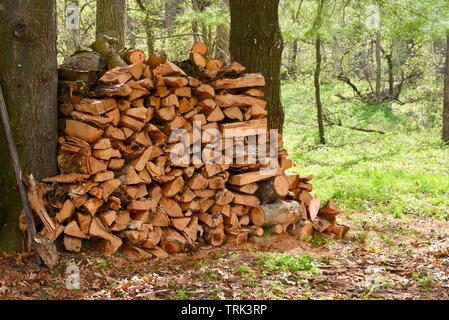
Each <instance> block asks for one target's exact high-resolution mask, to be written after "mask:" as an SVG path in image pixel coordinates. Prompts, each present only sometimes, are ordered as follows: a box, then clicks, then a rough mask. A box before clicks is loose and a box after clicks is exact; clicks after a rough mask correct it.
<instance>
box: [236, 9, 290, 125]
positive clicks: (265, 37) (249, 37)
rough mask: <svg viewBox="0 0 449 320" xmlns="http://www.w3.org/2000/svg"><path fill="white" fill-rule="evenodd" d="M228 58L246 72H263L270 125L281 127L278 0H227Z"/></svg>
mask: <svg viewBox="0 0 449 320" xmlns="http://www.w3.org/2000/svg"><path fill="white" fill-rule="evenodd" d="M229 4H230V9H231V39H230V44H229V51H230V53H231V61H238V62H240V63H241V64H243V65H244V66H246V69H247V71H249V72H261V73H262V74H263V75H264V76H265V81H266V86H265V98H266V100H267V101H268V106H269V108H268V117H269V125H270V128H276V129H280V130H282V126H283V124H284V110H283V108H282V104H281V97H280V83H281V80H280V72H281V58H282V49H283V40H282V34H281V31H280V28H279V18H278V4H279V0H273V1H266V0H253V1H248V0H230V2H229Z"/></svg>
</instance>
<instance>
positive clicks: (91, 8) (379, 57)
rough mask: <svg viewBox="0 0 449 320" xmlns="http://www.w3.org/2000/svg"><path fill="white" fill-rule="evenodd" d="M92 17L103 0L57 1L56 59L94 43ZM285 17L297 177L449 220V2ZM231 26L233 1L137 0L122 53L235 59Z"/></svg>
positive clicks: (308, 11) (315, 9) (385, 206)
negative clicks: (448, 136) (448, 59)
mask: <svg viewBox="0 0 449 320" xmlns="http://www.w3.org/2000/svg"><path fill="white" fill-rule="evenodd" d="M70 3H74V4H77V5H79V6H80V8H81V28H80V30H77V31H75V32H74V31H71V30H67V29H66V23H65V22H66V20H65V16H66V11H65V8H66V6H67V5H68V4H70ZM95 10H96V1H87V0H78V1H69V0H58V21H59V23H58V57H59V62H62V61H63V60H64V57H66V56H68V55H70V54H72V53H73V52H74V51H75V50H79V49H83V48H86V47H88V46H89V45H90V43H92V41H93V40H94V38H95V29H96V28H95V24H96V21H95ZM377 11H378V12H377ZM279 16H280V23H281V30H282V36H283V40H284V50H283V60H282V69H281V78H282V94H281V95H282V101H283V107H284V110H285V126H284V139H285V142H286V145H287V148H288V150H290V153H291V154H292V157H293V158H294V160H295V162H296V166H297V169H298V170H299V172H301V173H303V174H309V173H311V174H314V175H315V176H316V179H315V190H316V193H317V195H318V196H320V197H322V198H328V197H331V198H334V199H336V200H337V201H338V202H339V203H340V204H341V205H342V206H343V207H344V208H345V209H347V210H350V211H352V210H354V211H357V210H363V211H366V210H368V211H371V210H375V211H376V212H379V211H380V212H389V213H393V214H395V215H396V216H401V215H403V214H407V213H424V214H429V215H432V216H438V217H441V218H446V219H447V218H449V211H448V208H449V199H448V193H447V192H448V191H447V190H449V177H448V171H449V166H448V162H449V161H448V160H449V157H448V149H447V147H445V146H444V145H443V144H442V142H441V126H442V117H441V109H442V92H443V90H442V88H443V82H444V63H445V53H446V29H447V26H448V21H449V4H448V2H447V1H445V0H429V1H418V0H392V1H378V2H370V1H357V0H355V1H343V0H342V1H329V0H321V1H310V0H281V1H280V4H279ZM229 24H230V17H229V4H228V3H227V1H226V0H130V1H128V7H127V32H126V46H127V47H130V48H139V49H143V50H145V51H147V52H152V51H154V50H157V49H163V50H165V51H166V52H167V54H168V56H169V57H170V59H172V60H183V59H185V57H186V56H187V53H188V51H189V49H190V47H191V44H192V43H193V42H196V41H202V42H204V43H206V44H207V45H208V46H209V48H210V51H209V56H210V57H219V58H222V59H225V60H229V50H228V46H229V29H230V26H229ZM317 43H319V44H320V45H319V49H320V50H319V54H318V55H317ZM318 56H320V57H321V62H320V68H319V69H320V71H321V72H320V74H319V75H318V79H319V81H318V83H319V86H320V91H321V97H320V98H321V99H320V100H321V105H322V113H321V117H320V118H321V119H320V120H321V121H317V106H316V96H315V90H316V88H315V87H316V85H314V83H315V82H316V79H315V78H316V76H317V57H318ZM320 122H321V123H322V128H323V129H322V132H321V133H319V124H320Z"/></svg>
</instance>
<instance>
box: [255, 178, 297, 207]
mask: <svg viewBox="0 0 449 320" xmlns="http://www.w3.org/2000/svg"><path fill="white" fill-rule="evenodd" d="M288 187H289V183H288V180H287V179H286V178H285V177H284V176H276V177H273V178H270V179H269V180H266V181H261V182H259V183H258V188H257V191H256V192H255V195H256V196H257V197H258V198H259V199H260V201H261V203H262V204H266V203H271V202H274V201H276V200H278V199H282V198H285V197H286V196H287V194H288V190H289V188H288Z"/></svg>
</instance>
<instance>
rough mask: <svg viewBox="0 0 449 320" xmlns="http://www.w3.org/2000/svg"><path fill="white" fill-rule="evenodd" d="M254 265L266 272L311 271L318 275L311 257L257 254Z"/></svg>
mask: <svg viewBox="0 0 449 320" xmlns="http://www.w3.org/2000/svg"><path fill="white" fill-rule="evenodd" d="M256 264H257V265H258V266H260V267H263V269H264V270H265V271H267V272H274V271H282V272H286V271H289V272H298V271H311V272H312V273H318V269H317V268H316V267H315V265H314V263H313V257H312V256H309V255H304V256H294V255H288V254H284V253H277V252H264V253H259V254H258V255H257V257H256Z"/></svg>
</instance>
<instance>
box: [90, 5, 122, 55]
mask: <svg viewBox="0 0 449 320" xmlns="http://www.w3.org/2000/svg"><path fill="white" fill-rule="evenodd" d="M126 17H127V12H126V0H97V31H96V37H97V39H99V38H100V37H101V36H104V35H105V36H108V37H112V38H115V39H117V40H118V42H117V43H116V44H114V48H115V49H117V50H119V49H123V48H124V47H125V43H126Z"/></svg>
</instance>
